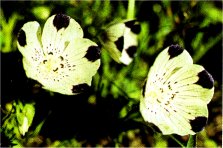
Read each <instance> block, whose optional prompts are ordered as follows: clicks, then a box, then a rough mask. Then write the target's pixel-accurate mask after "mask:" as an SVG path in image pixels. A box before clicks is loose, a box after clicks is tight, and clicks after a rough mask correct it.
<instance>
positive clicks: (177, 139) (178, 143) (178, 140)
mask: <svg viewBox="0 0 223 148" xmlns="http://www.w3.org/2000/svg"><path fill="white" fill-rule="evenodd" d="M169 136H170V137H171V138H172V139H173V140H175V141H176V142H177V143H178V144H179V145H180V146H181V147H183V148H186V147H185V146H184V145H183V144H182V143H181V142H180V141H179V140H178V139H177V138H175V137H174V136H173V135H169Z"/></svg>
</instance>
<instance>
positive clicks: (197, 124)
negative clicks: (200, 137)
mask: <svg viewBox="0 0 223 148" xmlns="http://www.w3.org/2000/svg"><path fill="white" fill-rule="evenodd" d="M206 123H207V118H206V117H203V116H202V117H196V118H195V119H194V120H190V125H191V127H192V130H193V131H194V132H199V131H201V130H202V129H203V128H204V126H205V125H206Z"/></svg>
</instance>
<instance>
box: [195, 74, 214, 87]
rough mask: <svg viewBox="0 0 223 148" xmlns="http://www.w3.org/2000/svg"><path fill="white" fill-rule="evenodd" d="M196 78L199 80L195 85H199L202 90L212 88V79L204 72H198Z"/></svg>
mask: <svg viewBox="0 0 223 148" xmlns="http://www.w3.org/2000/svg"><path fill="white" fill-rule="evenodd" d="M198 77H199V79H198V81H197V82H196V83H195V84H198V85H201V86H202V87H203V88H208V89H211V88H212V87H213V86H214V79H213V78H212V76H211V75H210V74H209V73H208V72H207V71H206V70H203V71H201V72H199V73H198Z"/></svg>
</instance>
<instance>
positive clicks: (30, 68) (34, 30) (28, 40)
mask: <svg viewBox="0 0 223 148" xmlns="http://www.w3.org/2000/svg"><path fill="white" fill-rule="evenodd" d="M40 36H41V28H40V25H39V23H38V22H36V21H33V22H28V23H26V24H24V25H23V27H22V28H21V30H20V31H19V33H18V40H17V46H18V49H19V51H20V52H21V53H22V55H23V66H24V69H25V71H26V74H27V76H28V77H29V78H33V79H35V73H34V72H35V70H34V69H35V68H36V65H38V63H39V62H40V61H41V60H42V58H43V51H42V46H41V43H40V40H41V39H40Z"/></svg>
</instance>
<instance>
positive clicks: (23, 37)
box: [17, 29, 27, 47]
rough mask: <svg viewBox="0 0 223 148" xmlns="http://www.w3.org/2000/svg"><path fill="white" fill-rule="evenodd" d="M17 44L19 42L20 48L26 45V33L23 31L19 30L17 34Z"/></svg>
mask: <svg viewBox="0 0 223 148" xmlns="http://www.w3.org/2000/svg"><path fill="white" fill-rule="evenodd" d="M17 38H18V42H19V45H20V46H23V47H24V46H25V45H26V44H27V43H26V33H25V32H24V30H22V29H21V30H20V31H19V33H18V36H17Z"/></svg>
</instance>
